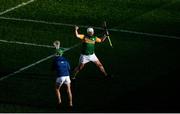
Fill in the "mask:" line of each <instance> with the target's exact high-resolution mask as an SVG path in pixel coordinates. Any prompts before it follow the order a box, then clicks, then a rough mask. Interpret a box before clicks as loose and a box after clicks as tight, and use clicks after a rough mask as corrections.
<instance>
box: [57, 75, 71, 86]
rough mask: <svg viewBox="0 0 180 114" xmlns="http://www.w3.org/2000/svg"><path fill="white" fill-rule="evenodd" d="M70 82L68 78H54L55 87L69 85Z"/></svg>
mask: <svg viewBox="0 0 180 114" xmlns="http://www.w3.org/2000/svg"><path fill="white" fill-rule="evenodd" d="M70 83H71V80H70V77H69V76H62V77H58V78H56V85H59V86H61V85H62V84H70Z"/></svg>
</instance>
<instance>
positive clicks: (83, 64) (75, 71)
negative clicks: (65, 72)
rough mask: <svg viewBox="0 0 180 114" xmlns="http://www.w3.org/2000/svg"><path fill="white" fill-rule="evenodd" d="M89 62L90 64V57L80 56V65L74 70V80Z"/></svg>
mask: <svg viewBox="0 0 180 114" xmlns="http://www.w3.org/2000/svg"><path fill="white" fill-rule="evenodd" d="M88 62H89V59H88V56H86V55H81V56H80V58H79V65H78V66H77V67H76V68H75V69H74V72H73V77H72V79H75V77H76V75H77V74H78V73H79V71H81V70H82V69H83V68H84V66H85V64H86V63H88Z"/></svg>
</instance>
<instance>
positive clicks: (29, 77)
mask: <svg viewBox="0 0 180 114" xmlns="http://www.w3.org/2000/svg"><path fill="white" fill-rule="evenodd" d="M21 2H22V1H20V0H16V1H0V11H4V10H5V9H8V8H10V7H13V6H16V5H18V4H20V3H21ZM23 2H24V1H23ZM8 3H9V4H8ZM179 6H180V1H179V0H156V1H152V0H112V1H111V2H110V1H109V0H103V1H102V0H91V1H90V0H75V1H72V0H37V1H35V2H33V3H31V4H29V5H27V6H24V7H21V8H18V9H16V10H14V11H12V12H9V13H7V14H5V15H3V16H5V17H15V18H26V19H34V20H45V21H48V22H59V23H70V24H73V25H74V24H76V25H90V26H102V22H103V20H107V22H108V27H110V28H116V29H127V30H134V31H140V32H148V33H158V34H166V35H174V36H177V37H180V34H179V31H178V30H179V27H180V26H179V24H180V21H179V19H180V15H179V12H178V11H179ZM85 31H86V30H85V28H80V32H81V33H84V32H85ZM101 33H102V31H101V30H96V34H97V35H98V36H101V35H102V34H101ZM110 34H111V36H110V37H111V39H112V43H113V47H114V48H111V47H110V46H109V43H108V41H105V42H104V43H102V44H97V45H96V55H97V56H98V58H100V61H102V63H103V65H104V66H105V69H106V70H107V72H108V73H111V74H113V75H114V78H113V79H111V80H104V79H103V75H102V74H101V73H100V71H99V70H98V69H97V68H96V66H95V65H94V64H87V66H86V67H85V68H84V69H83V70H82V71H81V72H80V73H79V74H78V79H77V80H76V81H73V82H72V90H73V98H74V104H75V109H74V112H176V111H178V112H179V108H178V106H179V102H178V101H179V99H177V98H178V94H176V92H177V91H178V90H179V86H178V84H179V83H178V81H177V77H178V76H179V72H178V70H179V68H178V66H179V63H180V60H179V58H180V54H179V49H180V45H179V43H180V40H177V39H168V38H163V37H162V38H160V37H152V36H146V35H138V34H130V33H123V32H113V31H110ZM0 39H4V40H10V41H11V40H12V41H21V42H31V43H37V44H46V45H52V42H53V41H54V40H57V39H58V40H60V41H61V42H62V46H63V47H70V46H72V45H74V44H77V43H79V42H80V40H78V39H76V38H75V36H74V28H73V27H67V26H58V25H57V26H56V25H46V24H39V23H32V22H21V21H10V20H2V19H0ZM80 48H81V47H80V46H79V47H76V48H74V49H72V50H70V51H68V52H66V53H65V55H64V56H65V57H67V58H68V59H69V61H70V63H71V66H72V68H74V67H75V66H76V65H77V63H78V59H79V55H80ZM0 53H1V54H0V69H1V70H0V74H1V75H0V76H5V75H7V74H9V73H12V72H13V71H17V70H18V69H19V68H22V67H24V66H27V65H29V64H32V63H34V62H36V61H38V60H40V59H42V58H45V57H47V56H49V55H51V54H53V53H54V50H53V49H49V48H42V47H33V46H24V45H17V44H7V43H2V42H0ZM51 65H52V59H50V60H47V61H45V62H43V63H41V64H38V65H37V66H34V67H32V68H29V69H27V70H25V71H23V72H21V73H19V74H16V75H14V76H12V77H9V78H7V79H5V80H3V81H0V91H1V93H0V112H57V110H56V109H55V103H56V100H55V94H54V82H55V77H56V76H55V74H54V72H53V71H51ZM175 73H177V74H175ZM63 96H64V97H65V95H64V94H63ZM173 101H175V102H176V103H174V104H173V103H172V102H173ZM65 112H66V111H65Z"/></svg>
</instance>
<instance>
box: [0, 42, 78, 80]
mask: <svg viewBox="0 0 180 114" xmlns="http://www.w3.org/2000/svg"><path fill="white" fill-rule="evenodd" d="M79 44H80V43H78V44H76V45H74V46H71V47H70V48H66V49H65V52H66V51H69V50H71V49H73V48H75V47H77V46H79ZM54 56H55V55H54V54H53V55H50V56H48V57H46V58H43V59H41V60H39V61H37V62H35V63H32V64H30V65H27V66H25V67H22V68H20V69H19V70H17V71H15V72H13V73H10V74H8V75H6V76H3V77H1V78H0V81H2V80H4V79H7V78H9V77H11V76H14V75H15V74H18V73H20V72H22V71H24V70H26V69H29V68H31V67H33V66H35V65H37V64H40V63H42V62H44V61H46V60H48V59H50V58H52V57H54Z"/></svg>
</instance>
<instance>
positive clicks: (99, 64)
mask: <svg viewBox="0 0 180 114" xmlns="http://www.w3.org/2000/svg"><path fill="white" fill-rule="evenodd" d="M94 63H95V64H96V66H97V67H98V68H99V69H100V71H101V72H102V73H103V74H104V75H105V76H107V75H108V74H107V73H106V71H105V69H104V67H103V65H102V63H101V62H100V61H99V60H97V61H94Z"/></svg>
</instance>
